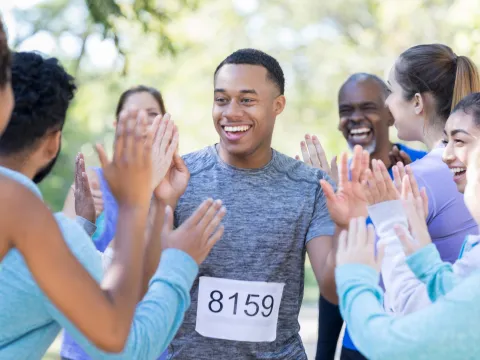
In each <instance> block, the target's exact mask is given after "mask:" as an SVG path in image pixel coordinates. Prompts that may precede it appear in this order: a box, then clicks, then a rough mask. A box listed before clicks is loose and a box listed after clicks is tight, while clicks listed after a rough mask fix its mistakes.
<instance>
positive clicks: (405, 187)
mask: <svg viewBox="0 0 480 360" xmlns="http://www.w3.org/2000/svg"><path fill="white" fill-rule="evenodd" d="M411 196H412V197H413V193H412V186H411V185H410V178H409V177H408V175H405V176H404V177H403V179H402V199H404V200H407V199H408V198H409V197H411Z"/></svg>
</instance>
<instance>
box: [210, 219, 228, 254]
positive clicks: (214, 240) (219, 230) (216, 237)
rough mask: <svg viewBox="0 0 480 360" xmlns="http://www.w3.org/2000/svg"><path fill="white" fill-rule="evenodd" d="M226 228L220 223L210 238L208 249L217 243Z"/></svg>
mask: <svg viewBox="0 0 480 360" xmlns="http://www.w3.org/2000/svg"><path fill="white" fill-rule="evenodd" d="M224 230H225V227H224V226H223V225H220V226H219V227H218V228H217V230H216V231H215V232H214V233H213V234H212V236H210V238H209V239H208V251H210V249H211V248H212V247H213V245H215V244H216V243H217V241H218V240H220V239H221V238H222V236H223V232H224Z"/></svg>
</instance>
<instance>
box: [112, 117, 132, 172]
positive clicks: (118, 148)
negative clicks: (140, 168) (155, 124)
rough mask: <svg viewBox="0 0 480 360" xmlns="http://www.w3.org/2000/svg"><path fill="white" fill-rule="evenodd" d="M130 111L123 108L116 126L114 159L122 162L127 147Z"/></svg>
mask: <svg viewBox="0 0 480 360" xmlns="http://www.w3.org/2000/svg"><path fill="white" fill-rule="evenodd" d="M129 116H130V114H129V111H128V110H123V111H122V112H120V115H119V117H118V123H117V126H116V128H115V143H114V146H113V161H114V162H116V163H121V162H122V161H123V151H124V148H125V135H126V132H127V122H128V119H129Z"/></svg>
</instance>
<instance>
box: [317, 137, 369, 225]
mask: <svg viewBox="0 0 480 360" xmlns="http://www.w3.org/2000/svg"><path fill="white" fill-rule="evenodd" d="M369 158H370V156H369V154H368V152H367V151H364V150H362V147H361V146H355V148H354V150H353V160H352V166H351V168H350V174H351V180H349V179H348V158H347V154H346V153H343V154H342V155H341V157H340V164H339V172H338V174H339V180H338V187H337V192H334V190H333V187H332V185H330V184H329V183H328V182H327V181H325V180H320V184H321V186H322V189H323V192H324V194H325V197H326V200H327V208H328V210H329V212H330V216H331V218H332V220H333V221H334V222H335V223H336V224H337V225H338V226H339V227H343V228H344V227H346V226H348V223H349V221H350V219H352V218H354V217H358V216H364V217H366V216H367V214H368V212H367V204H368V203H367V198H366V195H365V192H364V190H363V186H362V184H361V182H360V177H361V176H362V174H363V173H364V171H365V170H366V169H367V168H368V166H369Z"/></svg>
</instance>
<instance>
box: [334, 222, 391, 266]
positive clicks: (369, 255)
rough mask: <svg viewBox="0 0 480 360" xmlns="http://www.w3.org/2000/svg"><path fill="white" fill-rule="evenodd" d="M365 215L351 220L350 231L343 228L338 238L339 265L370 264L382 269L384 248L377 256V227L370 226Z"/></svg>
mask: <svg viewBox="0 0 480 360" xmlns="http://www.w3.org/2000/svg"><path fill="white" fill-rule="evenodd" d="M365 220H366V219H365V218H364V217H357V218H353V219H351V220H350V224H349V227H348V231H346V230H343V231H342V232H341V233H340V237H339V239H338V250H337V266H341V265H345V264H363V265H368V266H370V267H372V268H373V269H375V270H376V271H380V268H381V265H382V258H383V248H380V249H379V252H378V256H377V257H375V229H374V227H373V225H371V224H369V225H368V226H367V225H366V223H365Z"/></svg>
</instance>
